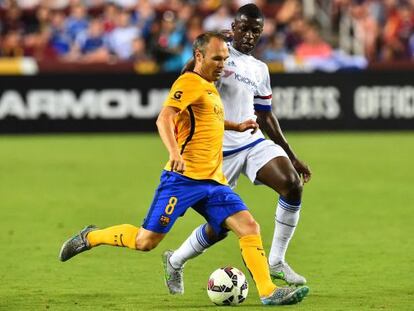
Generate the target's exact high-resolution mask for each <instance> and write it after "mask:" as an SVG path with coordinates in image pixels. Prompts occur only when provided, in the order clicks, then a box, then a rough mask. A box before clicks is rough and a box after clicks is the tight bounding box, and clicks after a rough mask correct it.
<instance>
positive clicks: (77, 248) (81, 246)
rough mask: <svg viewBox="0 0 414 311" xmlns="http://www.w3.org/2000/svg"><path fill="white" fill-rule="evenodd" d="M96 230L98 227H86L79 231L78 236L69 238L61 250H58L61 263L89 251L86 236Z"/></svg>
mask: <svg viewBox="0 0 414 311" xmlns="http://www.w3.org/2000/svg"><path fill="white" fill-rule="evenodd" d="M97 229H98V227H96V226H94V225H89V226H86V227H85V228H83V229H82V230H81V232H79V234H77V235H75V236H73V237H71V238H70V239H69V240H67V241H66V242H65V243H63V245H62V248H61V249H60V253H59V259H60V260H61V261H66V260H68V259H70V258H72V257H73V256H75V255H77V254H80V253H82V252H84V251H87V250H88V249H91V246H90V245H89V242H88V240H87V239H86V236H87V235H88V233H89V232H91V231H94V230H97Z"/></svg>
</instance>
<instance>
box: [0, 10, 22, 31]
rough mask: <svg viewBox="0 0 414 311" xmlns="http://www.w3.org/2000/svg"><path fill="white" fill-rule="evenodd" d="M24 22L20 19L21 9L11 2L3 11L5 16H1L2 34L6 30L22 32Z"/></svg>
mask: <svg viewBox="0 0 414 311" xmlns="http://www.w3.org/2000/svg"><path fill="white" fill-rule="evenodd" d="M24 29H25V24H24V23H23V21H22V10H21V9H20V8H19V7H18V6H17V5H16V4H13V3H12V4H11V5H10V6H9V7H8V8H7V9H6V12H5V16H4V17H3V18H2V31H3V34H7V33H8V32H16V31H18V32H23V31H24Z"/></svg>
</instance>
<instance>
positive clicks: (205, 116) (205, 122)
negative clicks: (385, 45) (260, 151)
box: [164, 72, 227, 184]
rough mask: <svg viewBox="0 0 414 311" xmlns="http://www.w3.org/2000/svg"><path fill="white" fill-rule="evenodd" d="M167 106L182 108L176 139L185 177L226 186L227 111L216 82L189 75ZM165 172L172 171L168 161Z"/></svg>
mask: <svg viewBox="0 0 414 311" xmlns="http://www.w3.org/2000/svg"><path fill="white" fill-rule="evenodd" d="M164 106H171V107H176V108H178V109H180V112H179V114H178V115H177V117H176V119H175V138H176V140H177V144H178V146H179V148H180V152H181V155H182V157H183V159H184V161H185V165H186V169H185V171H184V173H183V174H182V175H184V176H187V177H189V178H192V179H198V180H202V179H210V180H215V181H217V182H219V183H221V184H227V180H226V178H225V177H224V174H223V169H222V162H223V150H222V144H223V135H224V110H223V104H222V102H221V99H220V95H219V93H218V91H217V89H216V87H215V86H214V83H212V82H209V81H207V80H205V79H204V78H202V77H201V76H200V75H198V74H196V73H194V72H186V73H184V74H182V75H181V76H180V77H179V78H178V79H177V80H176V81H175V82H174V84H173V86H172V87H171V90H170V93H169V94H168V98H167V100H166V101H165V102H164ZM165 169H166V170H171V166H170V163H169V162H168V163H167V165H166V166H165Z"/></svg>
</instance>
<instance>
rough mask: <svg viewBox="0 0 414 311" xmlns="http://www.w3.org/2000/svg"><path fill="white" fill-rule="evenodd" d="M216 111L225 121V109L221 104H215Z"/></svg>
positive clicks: (220, 118) (221, 119)
mask: <svg viewBox="0 0 414 311" xmlns="http://www.w3.org/2000/svg"><path fill="white" fill-rule="evenodd" d="M214 113H215V114H216V115H217V117H218V118H219V120H220V121H224V111H223V108H222V107H220V106H219V105H217V104H216V105H214Z"/></svg>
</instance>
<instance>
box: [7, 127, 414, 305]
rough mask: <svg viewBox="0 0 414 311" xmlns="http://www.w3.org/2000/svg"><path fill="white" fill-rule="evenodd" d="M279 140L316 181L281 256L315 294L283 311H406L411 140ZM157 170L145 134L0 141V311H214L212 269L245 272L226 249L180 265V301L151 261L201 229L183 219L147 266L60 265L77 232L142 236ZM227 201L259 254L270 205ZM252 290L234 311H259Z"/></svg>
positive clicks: (79, 260) (250, 196)
mask: <svg viewBox="0 0 414 311" xmlns="http://www.w3.org/2000/svg"><path fill="white" fill-rule="evenodd" d="M288 138H289V141H290V143H291V144H292V145H293V146H294V147H295V150H296V151H297V153H298V154H300V155H301V158H303V159H304V160H306V161H307V162H308V163H309V164H310V165H311V167H312V169H313V172H314V176H313V180H312V181H311V183H310V184H308V185H307V186H306V187H305V193H304V202H303V211H302V217H301V222H300V225H299V227H298V229H297V232H296V235H295V238H294V240H293V242H292V244H291V247H290V250H289V252H288V260H289V262H290V264H291V265H292V266H293V267H294V268H295V269H296V270H297V271H298V272H300V273H302V274H303V275H305V276H306V277H307V279H308V282H309V286H310V288H311V292H310V295H309V297H308V298H306V299H305V301H303V302H302V303H301V304H300V305H297V306H287V307H279V308H282V309H284V310H287V309H289V310H315V311H316V310H317V311H325V310H326V311H331V310H344V311H345V310H346V311H349V310H351V311H353V310H397V311H400V310H413V309H414V307H413V303H414V281H413V273H414V243H413V241H412V239H413V237H414V208H413V207H414V189H413V188H414V182H413V179H414V164H413V161H414V133H393V134H389V133H369V134H360V133H341V134H338V133H324V134H317V133H313V134H288ZM167 158H168V156H167V154H166V151H165V149H164V147H163V146H162V144H161V142H160V140H159V139H158V137H157V136H155V135H124V136H121V135H120V136H116V135H112V136H103V135H100V136H99V135H96V136H94V135H89V136H33V137H30V136H5V137H4V136H3V137H0V205H1V206H0V310H169V311H170V310H222V309H223V308H218V307H215V306H214V305H212V304H211V303H210V302H209V300H208V297H207V295H206V293H205V285H206V282H207V279H208V276H209V274H210V273H211V272H212V271H213V270H215V269H216V268H218V267H220V266H224V265H233V266H236V267H238V268H240V269H242V270H243V271H244V272H245V273H246V272H247V270H246V269H245V267H244V266H243V264H242V260H241V258H240V254H239V250H238V244H237V240H236V239H235V238H234V236H230V238H228V239H227V240H226V241H224V242H222V243H221V244H220V245H216V246H215V247H214V248H212V249H211V250H209V251H208V252H207V253H206V254H205V255H203V256H201V257H199V258H197V259H195V260H193V261H192V262H190V263H188V265H187V266H186V271H185V273H186V274H185V281H186V282H185V285H186V293H185V295H184V296H181V297H175V296H170V295H168V293H167V290H166V289H165V288H164V284H163V275H162V265H161V259H160V255H161V253H162V252H163V250H165V249H167V248H174V247H177V246H178V244H179V242H181V241H182V240H183V239H184V238H185V237H186V236H187V234H189V233H190V232H191V230H192V229H193V227H194V226H195V225H198V224H200V223H201V222H202V219H201V218H200V217H199V216H198V215H197V214H195V213H194V212H192V211H190V212H188V213H187V215H186V216H185V217H184V218H183V219H181V220H180V221H178V223H177V224H176V226H175V227H174V228H173V230H172V231H171V232H170V234H169V236H168V237H167V238H166V239H165V241H163V242H162V244H161V245H160V246H159V248H157V249H156V250H154V251H153V252H151V253H138V252H134V251H131V250H128V249H121V248H111V247H100V248H97V249H94V250H92V251H90V252H86V253H84V254H81V255H79V256H78V257H76V258H74V259H72V260H70V261H68V262H66V263H61V262H59V261H58V259H57V255H58V252H59V248H60V245H61V243H62V242H63V241H64V240H65V239H66V238H68V237H69V236H71V235H72V234H73V233H75V232H76V231H78V230H79V229H81V228H82V227H83V226H84V225H87V224H96V225H99V226H108V225H112V224H119V223H133V224H137V225H139V224H140V223H141V221H142V218H143V217H144V215H145V213H146V210H147V207H148V205H149V204H150V202H151V199H152V195H153V193H154V189H155V187H156V186H157V184H158V178H159V174H160V171H161V169H162V167H163V165H164V163H165V161H166V160H167ZM237 191H238V192H239V193H240V194H241V196H242V198H243V199H245V201H246V202H247V204H248V205H249V206H250V207H251V210H252V212H253V214H254V215H255V217H256V219H257V220H258V221H259V223H260V224H261V227H262V233H263V240H264V244H265V247H266V249H269V246H270V242H271V236H272V234H273V215H274V209H275V202H276V199H277V198H276V196H275V195H274V194H273V193H272V191H270V190H269V189H266V188H265V187H253V186H252V185H250V184H249V183H248V182H247V180H246V179H245V178H243V179H242V181H241V182H240V185H239V187H238V189H237ZM248 280H249V285H250V293H249V297H248V299H247V301H246V302H245V303H244V304H243V305H241V306H239V307H237V308H240V309H242V310H263V308H265V307H262V306H261V305H260V302H259V300H258V298H257V292H256V289H255V288H254V284H253V282H252V280H251V278H250V276H248ZM266 309H267V308H266Z"/></svg>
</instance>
